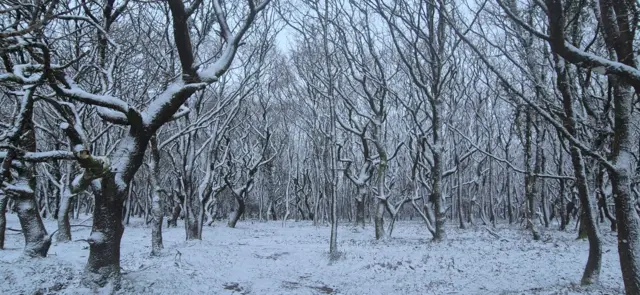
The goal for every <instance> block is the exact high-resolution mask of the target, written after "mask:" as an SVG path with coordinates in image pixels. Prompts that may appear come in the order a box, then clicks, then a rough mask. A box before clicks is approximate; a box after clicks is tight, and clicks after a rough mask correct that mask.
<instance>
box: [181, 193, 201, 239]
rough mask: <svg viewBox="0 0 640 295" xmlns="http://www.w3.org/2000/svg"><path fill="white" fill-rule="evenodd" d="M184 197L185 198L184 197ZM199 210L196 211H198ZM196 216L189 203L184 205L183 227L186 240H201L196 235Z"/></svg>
mask: <svg viewBox="0 0 640 295" xmlns="http://www.w3.org/2000/svg"><path fill="white" fill-rule="evenodd" d="M185 199H186V198H185ZM199 212H200V211H198V213H199ZM198 223H199V222H198V216H196V215H195V213H194V212H193V208H192V207H191V204H188V205H187V206H185V209H184V229H185V234H186V239H187V241H189V240H201V238H200V237H199V236H198V233H199V231H198V228H199V226H198Z"/></svg>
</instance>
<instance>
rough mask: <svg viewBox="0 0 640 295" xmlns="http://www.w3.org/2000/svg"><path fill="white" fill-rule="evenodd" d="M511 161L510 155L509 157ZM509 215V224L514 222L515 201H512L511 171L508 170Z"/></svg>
mask: <svg viewBox="0 0 640 295" xmlns="http://www.w3.org/2000/svg"><path fill="white" fill-rule="evenodd" d="M507 161H509V157H507ZM507 215H508V217H509V224H513V202H512V201H511V171H510V170H507Z"/></svg>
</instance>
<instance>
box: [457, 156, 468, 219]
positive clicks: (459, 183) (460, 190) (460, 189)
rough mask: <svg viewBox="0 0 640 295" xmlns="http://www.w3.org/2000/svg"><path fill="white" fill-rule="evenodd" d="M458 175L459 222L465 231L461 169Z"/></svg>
mask: <svg viewBox="0 0 640 295" xmlns="http://www.w3.org/2000/svg"><path fill="white" fill-rule="evenodd" d="M456 175H457V181H458V187H457V188H456V197H457V199H458V206H457V207H458V210H457V211H458V222H459V223H460V229H465V228H466V226H465V225H464V214H463V210H462V181H461V178H460V169H458V171H457V172H456Z"/></svg>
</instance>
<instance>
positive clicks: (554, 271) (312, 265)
mask: <svg viewBox="0 0 640 295" xmlns="http://www.w3.org/2000/svg"><path fill="white" fill-rule="evenodd" d="M8 217H9V222H8V227H11V228H14V229H17V228H19V224H18V222H17V219H16V217H15V216H14V215H9V216H8ZM45 222H46V225H47V229H48V230H49V231H50V232H51V231H53V230H55V227H56V226H55V222H54V221H51V220H47V221H45ZM76 223H79V221H77V220H73V221H72V224H76ZM86 224H90V221H87V222H86ZM448 231H449V232H448V240H447V241H446V242H443V243H439V244H435V243H432V242H430V239H429V235H428V233H427V232H426V230H425V229H424V227H423V226H422V224H420V223H418V222H398V223H397V224H396V228H395V231H394V234H393V238H391V239H389V240H385V241H379V242H378V241H375V240H374V239H373V228H372V226H369V227H368V228H366V229H365V230H364V231H363V230H361V229H355V228H353V226H350V225H343V226H341V227H340V229H339V248H340V250H341V251H342V252H343V255H342V257H341V258H340V259H339V260H337V261H334V262H330V260H329V257H328V254H327V252H328V237H329V227H327V226H320V227H314V226H313V225H312V224H311V223H309V222H294V221H290V222H288V223H287V225H286V227H284V228H283V227H282V223H281V222H267V223H261V222H251V221H241V222H239V224H238V228H236V229H230V228H227V227H226V226H222V225H221V224H216V226H214V227H205V229H204V234H203V236H204V237H203V238H204V240H203V241H189V242H186V241H184V229H183V227H181V226H180V224H179V227H178V228H171V229H164V245H165V252H164V255H163V256H161V257H150V256H149V254H148V253H149V252H150V236H151V230H150V229H149V228H147V227H145V226H143V225H142V224H141V222H140V221H137V222H134V223H133V224H132V225H131V226H128V227H127V228H126V229H125V233H124V237H123V240H122V269H123V273H124V279H123V283H122V288H121V290H120V291H119V292H118V293H119V294H172V295H177V294H300V295H302V294H622V293H623V289H622V287H623V286H622V279H621V274H620V268H619V262H618V255H617V250H616V245H615V237H614V236H612V235H611V234H609V233H607V234H605V242H604V255H603V269H602V273H601V284H600V285H599V286H593V287H589V288H586V289H585V288H582V287H580V286H579V280H580V277H581V275H582V270H583V267H584V265H585V263H586V258H587V242H586V241H576V240H575V236H576V235H575V234H574V233H573V232H571V233H560V232H557V231H553V232H551V231H550V232H548V233H546V234H545V241H544V242H533V241H531V239H530V237H529V235H528V233H527V232H524V231H522V230H518V229H509V228H507V227H506V226H499V227H498V229H496V230H495V232H496V233H497V234H498V235H500V237H501V238H500V239H498V238H496V237H494V236H493V235H491V234H490V233H489V232H488V231H487V230H485V229H484V227H476V228H472V229H467V230H462V231H461V230H458V229H456V228H454V227H453V226H451V227H450V228H448ZM89 232H90V229H89V228H85V227H74V228H73V238H74V240H77V239H83V238H87V237H88V235H89ZM7 234H8V235H7V244H6V246H7V248H8V249H7V250H4V251H0V294H58V293H60V294H84V293H89V294H91V292H90V291H89V290H86V289H81V288H80V287H79V286H80V284H79V280H80V277H81V273H82V270H83V267H84V264H85V262H86V259H87V257H88V254H89V250H88V249H87V245H86V243H85V242H81V241H77V242H71V243H65V244H62V243H61V244H56V243H55V241H54V244H53V246H52V247H51V250H50V252H49V253H50V255H49V257H47V258H45V259H25V258H21V257H20V255H21V251H22V249H21V248H22V245H23V244H22V243H23V241H22V236H21V235H20V234H19V233H16V232H10V231H9V232H7Z"/></svg>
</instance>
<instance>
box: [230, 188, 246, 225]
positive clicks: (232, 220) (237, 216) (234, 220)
mask: <svg viewBox="0 0 640 295" xmlns="http://www.w3.org/2000/svg"><path fill="white" fill-rule="evenodd" d="M235 199H236V202H237V203H238V208H237V209H236V210H234V211H233V212H232V213H231V218H229V223H227V225H228V226H229V227H230V228H235V227H236V224H237V223H238V220H240V217H242V214H244V210H245V205H244V199H243V197H242V196H237V195H236V196H235Z"/></svg>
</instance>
